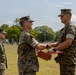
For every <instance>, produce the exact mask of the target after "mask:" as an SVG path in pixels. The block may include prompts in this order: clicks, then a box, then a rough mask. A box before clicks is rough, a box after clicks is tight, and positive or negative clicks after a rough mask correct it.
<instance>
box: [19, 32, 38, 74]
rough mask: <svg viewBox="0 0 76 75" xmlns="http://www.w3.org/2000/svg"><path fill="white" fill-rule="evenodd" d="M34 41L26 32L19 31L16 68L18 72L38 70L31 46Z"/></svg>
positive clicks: (34, 53)
mask: <svg viewBox="0 0 76 75" xmlns="http://www.w3.org/2000/svg"><path fill="white" fill-rule="evenodd" d="M34 41H36V40H35V39H34V38H33V37H32V36H31V35H30V34H29V33H28V32H26V31H23V32H22V33H21V35H20V39H19V45H18V69H19V72H20V73H23V72H24V71H27V72H31V71H38V69H39V63H38V58H37V56H36V52H35V48H34V47H32V44H33V45H34V43H33V42H34ZM21 75H22V74H21Z"/></svg>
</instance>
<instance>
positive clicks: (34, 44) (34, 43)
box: [31, 38, 39, 47]
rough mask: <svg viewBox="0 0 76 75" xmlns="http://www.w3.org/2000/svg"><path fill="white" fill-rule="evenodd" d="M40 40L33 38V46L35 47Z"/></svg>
mask: <svg viewBox="0 0 76 75" xmlns="http://www.w3.org/2000/svg"><path fill="white" fill-rule="evenodd" d="M38 43H39V42H38V41H36V40H35V39H34V38H33V42H32V43H31V46H32V47H35V46H36V45H37V44H38Z"/></svg>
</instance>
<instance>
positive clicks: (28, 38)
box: [24, 34, 39, 47]
mask: <svg viewBox="0 0 76 75" xmlns="http://www.w3.org/2000/svg"><path fill="white" fill-rule="evenodd" d="M24 41H25V42H26V43H28V44H29V45H31V46H32V47H35V46H36V45H37V44H38V43H39V42H38V41H37V40H35V39H34V38H33V37H32V36H31V35H30V34H25V35H24Z"/></svg>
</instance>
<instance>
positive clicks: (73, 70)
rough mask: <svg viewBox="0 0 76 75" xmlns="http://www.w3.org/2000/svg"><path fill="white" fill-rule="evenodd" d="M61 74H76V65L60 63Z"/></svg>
mask: <svg viewBox="0 0 76 75" xmlns="http://www.w3.org/2000/svg"><path fill="white" fill-rule="evenodd" d="M60 75H76V66H75V65H66V66H65V65H60Z"/></svg>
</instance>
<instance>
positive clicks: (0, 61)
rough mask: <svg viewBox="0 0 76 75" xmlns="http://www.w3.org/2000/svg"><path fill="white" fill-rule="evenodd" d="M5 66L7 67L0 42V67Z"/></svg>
mask: <svg viewBox="0 0 76 75" xmlns="http://www.w3.org/2000/svg"><path fill="white" fill-rule="evenodd" d="M6 68H7V59H6V54H5V49H4V45H3V43H2V42H0V69H6Z"/></svg>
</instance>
